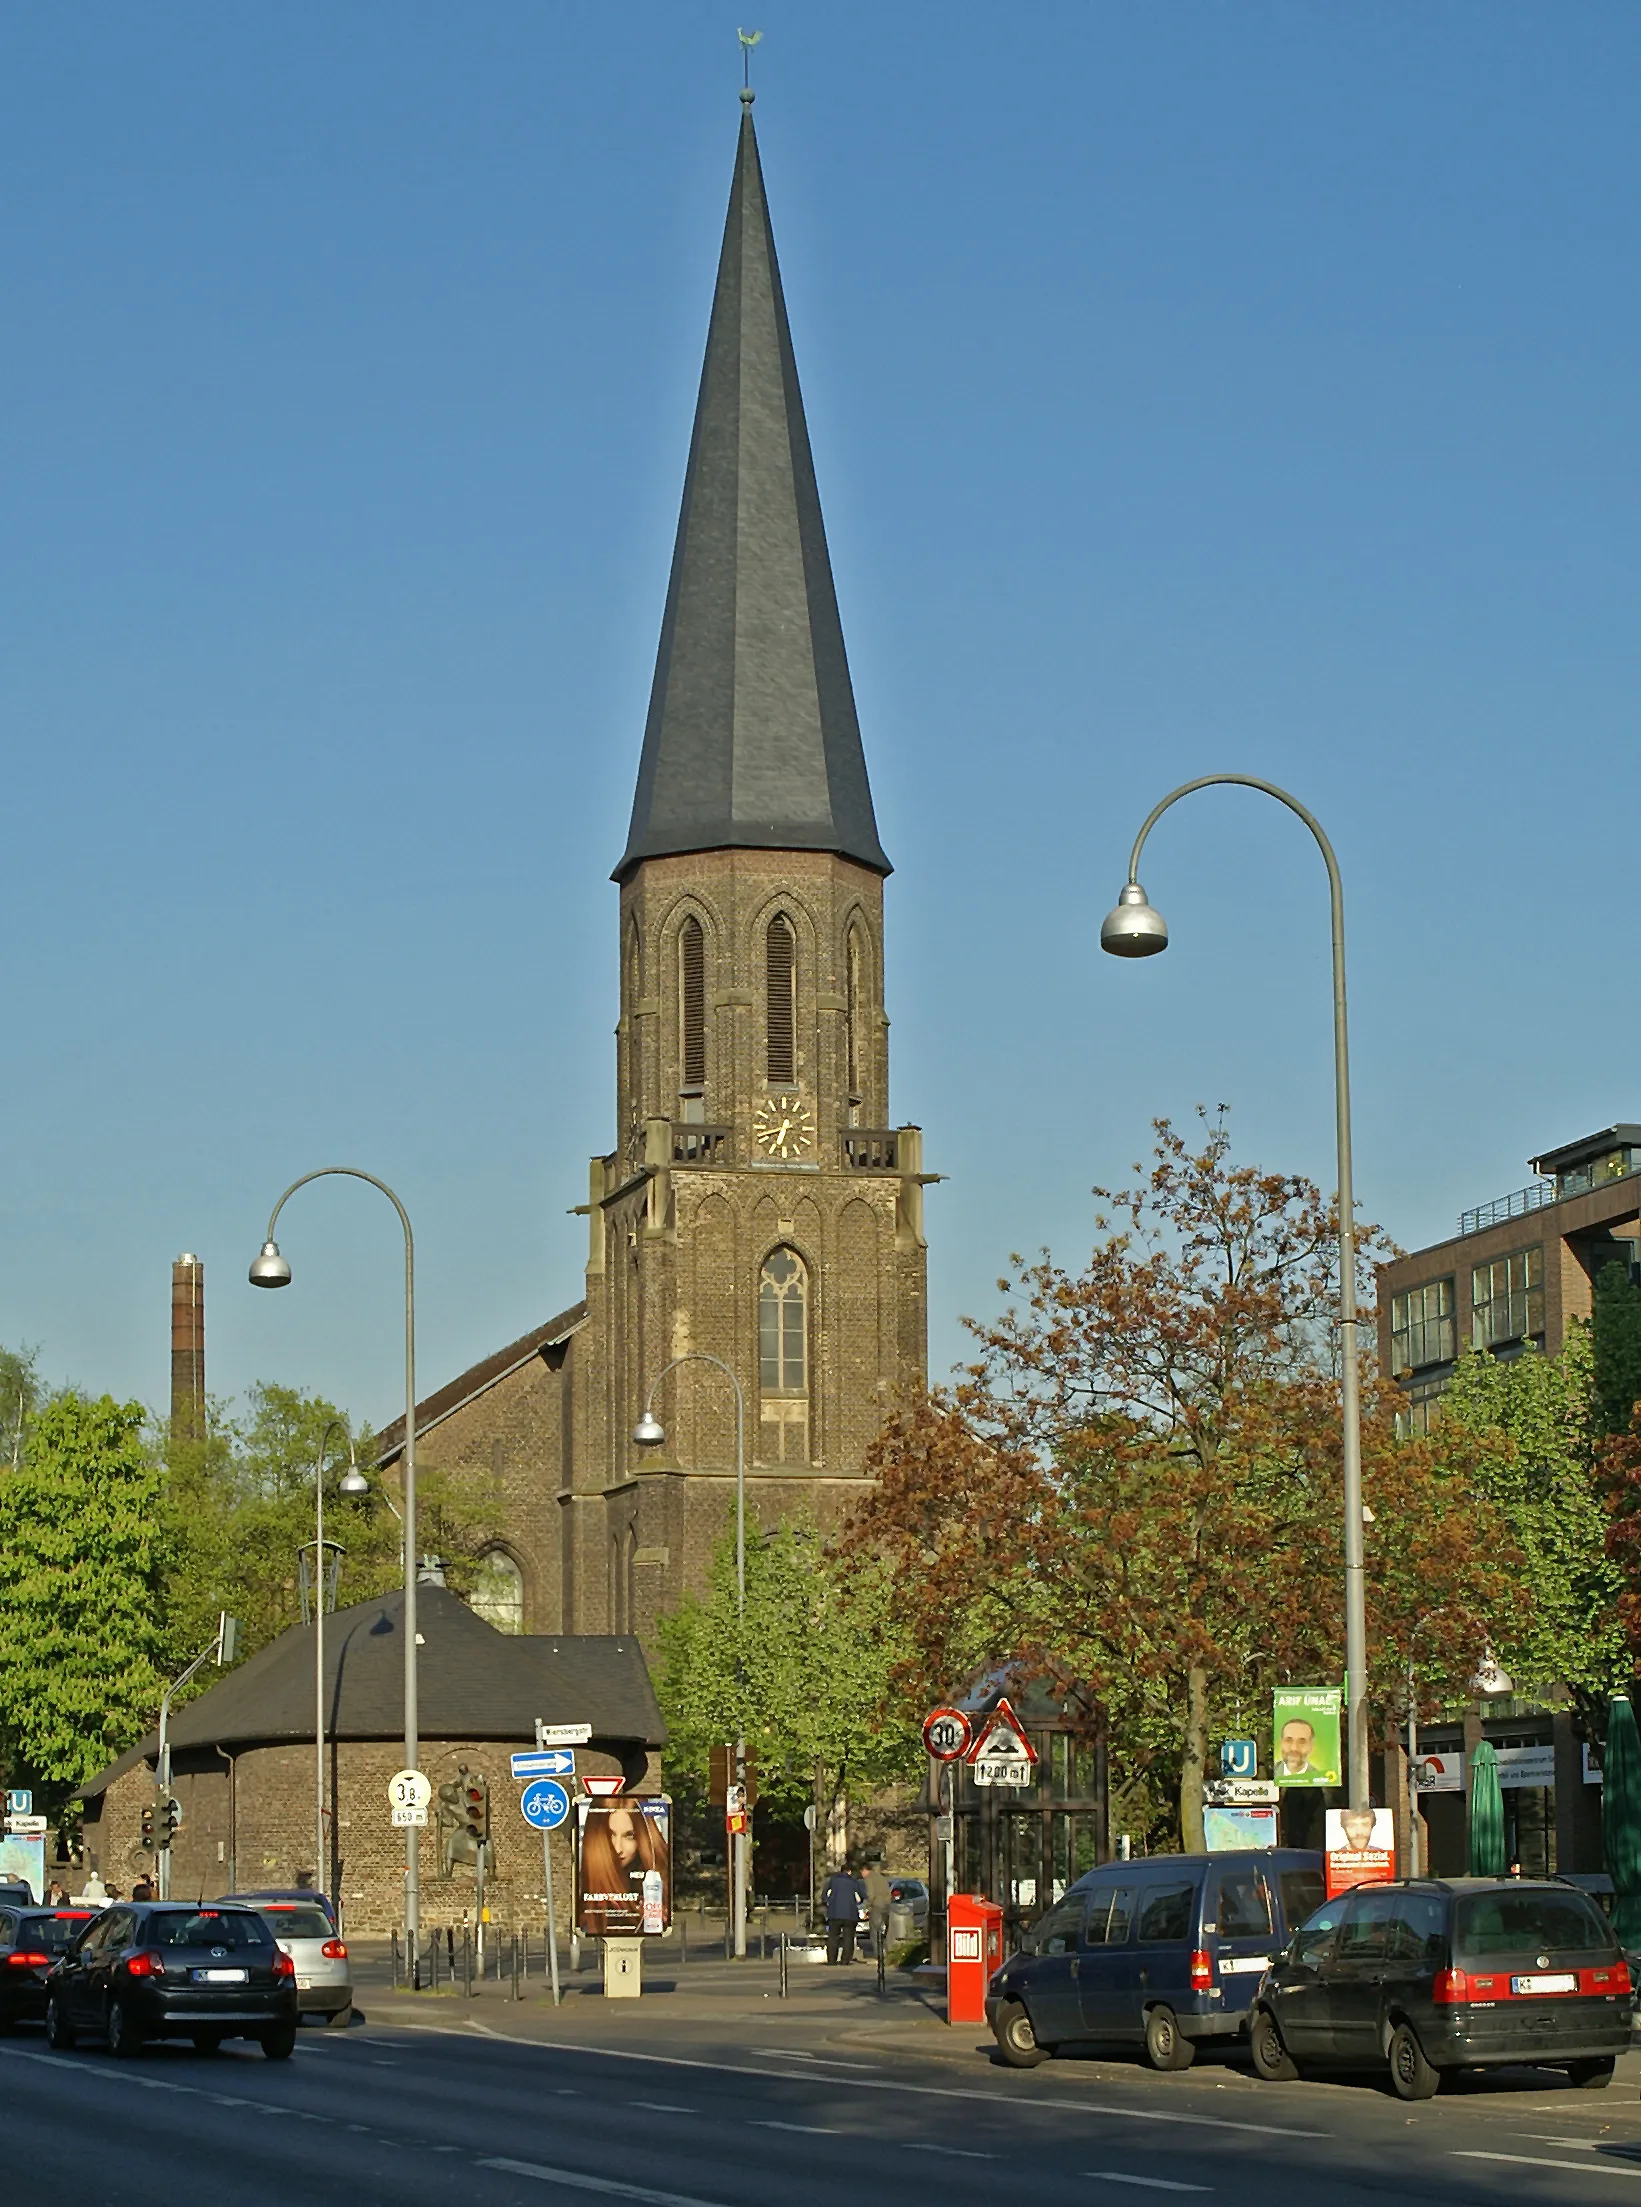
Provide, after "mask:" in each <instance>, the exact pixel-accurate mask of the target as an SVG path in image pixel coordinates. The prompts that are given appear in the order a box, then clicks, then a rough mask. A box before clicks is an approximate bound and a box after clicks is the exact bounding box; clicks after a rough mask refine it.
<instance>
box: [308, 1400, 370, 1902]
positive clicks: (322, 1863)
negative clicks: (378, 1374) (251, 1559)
mask: <svg viewBox="0 0 1641 2207" xmlns="http://www.w3.org/2000/svg"><path fill="white" fill-rule="evenodd" d="M346 1431H347V1427H346V1426H345V1425H344V1424H343V1422H342V1420H341V1419H340V1418H332V1419H331V1420H330V1422H329V1424H328V1425H327V1426H326V1427H325V1430H324V1432H323V1433H322V1434H321V1435H320V1436H319V1461H318V1463H317V1464H316V1465H315V1466H314V1473H313V1585H314V1605H313V1755H314V1769H313V1874H314V1876H315V1877H316V1878H317V1879H318V1880H319V1890H320V1891H321V1892H322V1893H328V1892H329V1891H330V1874H329V1865H328V1850H327V1848H326V1846H325V1451H326V1449H327V1448H328V1447H329V1446H330V1437H331V1435H332V1434H333V1433H345V1432H346ZM348 1456H349V1461H348V1468H347V1470H346V1471H345V1472H343V1474H342V1477H341V1480H340V1482H339V1491H340V1492H341V1493H343V1494H364V1493H365V1492H366V1491H367V1482H366V1480H365V1477H364V1474H363V1473H362V1472H361V1471H360V1469H359V1466H358V1464H357V1463H355V1462H354V1461H353V1452H352V1444H351V1442H350V1444H349V1450H348Z"/></svg>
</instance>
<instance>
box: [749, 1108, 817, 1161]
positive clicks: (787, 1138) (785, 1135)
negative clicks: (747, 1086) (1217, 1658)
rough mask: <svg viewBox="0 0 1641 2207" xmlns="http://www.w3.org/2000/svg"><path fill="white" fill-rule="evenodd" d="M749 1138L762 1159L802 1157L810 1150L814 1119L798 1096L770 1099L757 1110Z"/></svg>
mask: <svg viewBox="0 0 1641 2207" xmlns="http://www.w3.org/2000/svg"><path fill="white" fill-rule="evenodd" d="M752 1137H753V1140H754V1141H755V1142H756V1143H757V1145H758V1147H759V1149H761V1150H762V1151H763V1153H764V1155H765V1156H766V1157H803V1156H806V1155H807V1154H808V1152H809V1151H810V1149H812V1148H813V1146H814V1141H815V1115H814V1113H813V1112H812V1111H811V1110H810V1108H809V1106H808V1105H807V1104H806V1103H805V1102H804V1100H803V1098H802V1097H801V1096H771V1097H770V1098H769V1099H768V1101H767V1102H765V1103H761V1104H760V1105H759V1106H758V1115H757V1117H756V1118H755V1119H754V1120H753V1122H752Z"/></svg>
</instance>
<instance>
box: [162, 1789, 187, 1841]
mask: <svg viewBox="0 0 1641 2207" xmlns="http://www.w3.org/2000/svg"><path fill="white" fill-rule="evenodd" d="M181 1822H182V1803H181V1802H180V1801H179V1800H177V1799H176V1798H175V1796H174V1795H173V1796H169V1797H168V1798H167V1799H165V1800H163V1801H162V1802H161V1803H160V1813H159V1840H158V1844H159V1846H161V1847H162V1848H164V1847H169V1846H170V1844H171V1842H172V1841H173V1840H174V1839H175V1838H176V1836H177V1826H178V1825H179V1824H180V1823H181Z"/></svg>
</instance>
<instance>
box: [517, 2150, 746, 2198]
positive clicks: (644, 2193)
mask: <svg viewBox="0 0 1641 2207" xmlns="http://www.w3.org/2000/svg"><path fill="white" fill-rule="evenodd" d="M474 2166H475V2167H476V2168H480V2169H500V2170H502V2171H503V2173H504V2174H505V2175H507V2176H533V2177H534V2178H535V2180H536V2182H537V2183H538V2184H563V2185H565V2186H567V2187H568V2189H569V2190H571V2191H572V2192H602V2193H604V2194H605V2196H606V2197H607V2198H614V2199H638V2200H644V2201H647V2202H648V2207H720V2202H718V2201H716V2200H711V2199H691V2198H690V2196H689V2195H688V2193H686V2192H658V2191H656V2190H655V2189H654V2188H653V2187H652V2186H651V2185H648V2184H620V2183H617V2181H616V2179H615V2178H614V2177H613V2176H584V2175H583V2174H582V2173H581V2171H580V2170H579V2169H550V2168H548V2167H547V2166H546V2164H545V2163H544V2162H540V2161H509V2160H507V2159H506V2158H505V2157H504V2156H502V2155H501V2154H495V2155H490V2156H487V2157H486V2158H485V2159H484V2160H482V2161H479V2162H476V2163H475V2164H474Z"/></svg>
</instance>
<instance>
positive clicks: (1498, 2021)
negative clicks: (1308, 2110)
mask: <svg viewBox="0 0 1641 2207" xmlns="http://www.w3.org/2000/svg"><path fill="white" fill-rule="evenodd" d="M1629 2041H1630V1974H1629V1969H1628V1966H1627V1964H1626V1962H1625V1960H1624V1955H1623V1952H1622V1950H1621V1949H1620V1947H1619V1944H1618V1941H1617V1940H1616V1939H1615V1938H1614V1936H1613V1933H1612V1929H1611V1927H1610V1925H1609V1924H1608V1923H1607V1920H1606V1918H1605V1917H1604V1916H1603V1915H1602V1913H1601V1911H1600V1909H1599V1908H1597V1907H1596V1905H1595V1904H1594V1902H1593V1901H1591V1900H1589V1899H1588V1898H1587V1897H1586V1896H1585V1895H1584V1894H1583V1893H1580V1892H1577V1891H1575V1890H1574V1889H1573V1888H1572V1887H1570V1886H1567V1885H1563V1884H1559V1883H1555V1882H1551V1881H1545V1882H1542V1883H1541V1882H1539V1881H1537V1880H1530V1879H1522V1878H1421V1879H1418V1880H1408V1881H1402V1882H1398V1883H1396V1884H1389V1885H1359V1886H1357V1887H1356V1888H1355V1889H1354V1890H1353V1891H1352V1892H1349V1893H1342V1894H1340V1895H1339V1896H1338V1897H1337V1898H1336V1899H1334V1900H1330V1901H1326V1902H1324V1904H1323V1905H1322V1907H1320V1908H1319V1909H1317V1911H1316V1912H1315V1914H1314V1915H1313V1916H1311V1917H1310V1918H1309V1919H1308V1920H1307V1921H1306V1922H1305V1923H1303V1924H1302V1925H1301V1926H1300V1928H1299V1930H1298V1931H1297V1932H1296V1933H1295V1934H1294V1937H1293V1939H1292V1940H1291V1942H1290V1943H1289V1945H1288V1947H1287V1949H1286V1951H1285V1952H1284V1953H1283V1954H1281V1955H1280V1956H1278V1958H1277V1960H1276V1961H1275V1962H1274V1963H1273V1964H1272V1966H1271V1968H1270V1969H1269V1970H1268V1971H1267V1972H1266V1975H1265V1977H1264V1978H1263V1980H1262V1981H1261V1983H1260V1987H1259V1993H1258V1997H1257V1999H1256V2001H1255V2005H1254V2014H1253V2017H1252V2020H1251V2022H1250V2025H1249V2051H1250V2053H1251V2054H1252V2056H1253V2064H1254V2068H1255V2069H1256V2070H1257V2071H1258V2073H1259V2075H1260V2076H1262V2077H1266V2078H1271V2079H1280V2078H1284V2077H1293V2076H1297V2075H1300V2074H1302V2073H1303V2072H1304V2071H1306V2070H1309V2069H1324V2068H1331V2069H1370V2068H1376V2067H1378V2066H1379V2065H1380V2064H1381V2063H1386V2062H1388V2064H1389V2066H1390V2077H1391V2082H1392V2083H1393V2084H1394V2086H1395V2088H1396V2090H1397V2092H1398V2093H1399V2094H1400V2095H1401V2097H1402V2098H1403V2099H1404V2100H1423V2099H1428V2098H1429V2096H1430V2094H1431V2093H1433V2092H1434V2091H1435V2090H1436V2088H1437V2086H1438V2084H1439V2083H1440V2082H1441V2078H1442V2075H1443V2073H1444V2072H1451V2071H1453V2070H1456V2069H1497V2068H1503V2067H1505V2066H1506V2065H1507V2064H1515V2063H1523V2062H1525V2063H1531V2064H1535V2065H1537V2064H1548V2065H1550V2066H1552V2067H1555V2068H1561V2069H1565V2070H1566V2071H1567V2073H1568V2075H1569V2076H1570V2077H1571V2078H1572V2081H1573V2082H1574V2083H1575V2084H1579V2085H1588V2086H1593V2087H1599V2086H1601V2085H1604V2084H1607V2083H1609V2082H1610V2081H1611V2078H1612V2073H1613V2063H1614V2061H1615V2059H1616V2058H1617V2056H1618V2055H1620V2054H1621V2053H1623V2052H1624V2051H1625V2049H1626V2048H1627V2047H1628V2045H1629Z"/></svg>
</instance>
